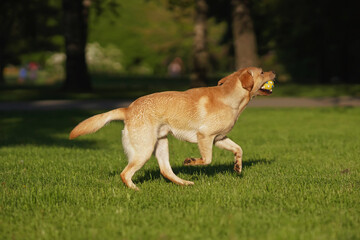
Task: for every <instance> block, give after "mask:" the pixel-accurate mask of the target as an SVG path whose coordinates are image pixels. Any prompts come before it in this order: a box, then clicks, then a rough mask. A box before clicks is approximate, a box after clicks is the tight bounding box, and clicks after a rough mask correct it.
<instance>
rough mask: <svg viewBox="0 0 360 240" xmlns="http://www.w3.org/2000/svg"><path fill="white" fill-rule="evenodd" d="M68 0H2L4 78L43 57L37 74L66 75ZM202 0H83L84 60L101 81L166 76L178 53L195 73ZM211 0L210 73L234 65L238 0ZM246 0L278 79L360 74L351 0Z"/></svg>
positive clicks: (49, 79)
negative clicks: (85, 14)
mask: <svg viewBox="0 0 360 240" xmlns="http://www.w3.org/2000/svg"><path fill="white" fill-rule="evenodd" d="M64 2H65V0H64V1H61V0H29V1H26V2H24V1H21V0H11V1H9V0H2V1H1V2H0V31H1V36H0V67H1V72H2V73H4V74H3V75H2V76H3V77H2V79H1V83H2V85H3V86H4V85H8V86H9V85H12V84H16V82H17V79H18V75H19V69H20V68H21V66H26V65H27V64H28V63H29V62H36V63H37V64H38V65H39V71H38V76H37V83H38V84H54V83H57V84H59V85H61V84H62V82H63V81H64V79H65V78H66V74H65V73H66V69H65V61H66V52H65V49H66V47H65V40H64V34H65V33H64V22H63V18H64V8H63V6H64ZM195 2H196V1H190V0H179V1H175V0H131V1H121V0H104V1H100V0H85V1H83V2H82V3H83V4H85V3H86V4H88V7H89V16H88V19H87V23H88V32H87V43H86V61H87V65H88V70H89V72H90V75H91V76H92V79H93V81H95V82H96V81H101V80H99V79H101V77H100V78H99V77H97V76H100V75H104V76H105V77H104V79H106V78H108V77H106V76H111V77H112V79H113V80H112V81H116V78H117V77H116V76H119V78H118V79H120V78H121V77H122V78H123V77H124V76H158V77H159V78H161V77H166V76H168V75H169V71H168V66H169V64H170V63H171V62H172V61H173V60H174V59H176V58H180V59H181V62H182V78H181V79H191V76H192V74H193V72H194V60H193V59H194V15H195V14H196V7H195ZM204 2H205V3H206V4H207V13H206V17H207V22H206V34H207V35H206V51H207V54H208V59H209V60H208V63H207V64H208V66H207V70H206V71H207V72H208V76H209V78H210V79H211V78H216V79H218V78H220V77H221V76H224V75H226V74H228V73H230V72H233V71H235V70H236V65H235V57H236V56H235V54H234V36H233V34H234V32H233V30H232V29H233V24H234V23H233V14H234V13H233V8H234V2H236V1H234V0H232V1H230V0H217V1H216V0H207V1H205V0H204ZM238 2H242V3H244V4H245V5H246V6H247V7H248V9H249V13H250V16H251V20H252V22H253V26H254V33H255V37H256V55H257V57H258V62H257V65H258V66H261V67H263V68H264V69H265V70H270V69H271V70H274V71H276V72H277V74H278V81H279V82H288V83H294V82H295V83H296V82H301V83H304V82H305V83H322V84H329V83H359V74H360V70H359V69H360V68H359V67H358V65H359V58H358V55H359V53H360V49H359V40H360V39H359V34H355V33H356V32H357V28H356V23H358V22H360V21H359V20H360V19H359V14H358V12H357V10H356V8H354V7H353V6H352V3H351V2H350V1H348V0H345V1H342V2H341V3H337V2H335V1H325V0H318V1H311V0H303V1H295V0H243V1H238ZM120 76H121V77H120ZM94 79H95V80H94ZM96 79H97V80H96ZM114 79H115V80H114ZM128 79H129V81H131V79H132V78H131V77H129V78H128ZM145 79H146V78H145ZM149 79H153V78H149ZM119 81H120V80H119ZM179 81H180V80H179ZM185 81H186V80H185ZM207 83H208V84H210V83H212V82H211V81H210V82H207Z"/></svg>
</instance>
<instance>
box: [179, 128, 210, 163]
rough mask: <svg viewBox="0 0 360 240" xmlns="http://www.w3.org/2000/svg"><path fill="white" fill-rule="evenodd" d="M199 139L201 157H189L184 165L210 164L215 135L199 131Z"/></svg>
mask: <svg viewBox="0 0 360 240" xmlns="http://www.w3.org/2000/svg"><path fill="white" fill-rule="evenodd" d="M197 141H198V146H199V150H200V154H201V158H187V159H185V161H184V165H186V166H189V165H208V164H210V163H211V159H212V146H213V143H214V136H207V135H205V134H202V133H197Z"/></svg>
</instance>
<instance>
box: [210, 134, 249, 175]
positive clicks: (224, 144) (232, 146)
mask: <svg viewBox="0 0 360 240" xmlns="http://www.w3.org/2000/svg"><path fill="white" fill-rule="evenodd" d="M215 146H217V147H219V148H222V149H225V150H228V151H231V152H233V153H234V156H235V163H234V170H235V171H236V172H238V173H241V169H242V155H243V151H242V149H241V147H240V146H239V145H237V144H236V143H235V142H233V141H232V140H231V139H230V138H228V137H225V138H223V139H221V140H218V141H216V142H215Z"/></svg>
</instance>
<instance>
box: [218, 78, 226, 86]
mask: <svg viewBox="0 0 360 240" xmlns="http://www.w3.org/2000/svg"><path fill="white" fill-rule="evenodd" d="M225 81H226V78H223V79H221V80H220V81H218V86H221V85H223V84H224V82H225Z"/></svg>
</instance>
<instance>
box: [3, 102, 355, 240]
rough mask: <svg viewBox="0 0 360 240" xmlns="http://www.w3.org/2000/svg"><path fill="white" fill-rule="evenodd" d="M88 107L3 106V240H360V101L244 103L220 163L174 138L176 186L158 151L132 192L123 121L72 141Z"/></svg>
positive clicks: (217, 152) (218, 153)
mask: <svg viewBox="0 0 360 240" xmlns="http://www.w3.org/2000/svg"><path fill="white" fill-rule="evenodd" d="M95 113H96V112H86V111H58V112H55V111H53V112H0V183H1V185H0V239H326V240H328V239H360V231H359V229H360V172H359V167H360V157H359V153H360V140H359V136H360V128H359V123H360V108H311V109H307V108H293V109H290V108H289V109H276V108H266V109H265V108H264V109H253V108H249V109H247V110H245V112H244V113H243V115H242V116H241V117H240V119H239V121H238V123H237V124H236V125H235V127H234V129H233V131H232V132H231V133H230V134H229V136H230V137H231V138H232V139H233V140H235V141H236V142H237V143H239V144H240V145H241V146H242V148H243V150H244V164H243V165H244V168H243V173H242V174H241V175H237V174H236V173H235V172H234V171H233V170H232V168H233V164H232V162H233V155H232V154H231V153H229V152H225V151H224V150H220V149H217V148H214V158H213V162H212V164H211V165H210V166H206V167H185V166H183V165H182V162H183V160H184V159H185V158H186V157H196V156H198V150H197V146H196V145H194V144H190V143H185V142H180V141H178V140H176V139H174V138H173V137H169V138H170V158H171V163H172V166H173V169H174V172H175V173H176V174H177V175H178V176H179V177H181V178H184V179H186V180H191V181H194V182H195V185H194V186H189V187H182V186H177V185H175V184H173V183H171V182H169V181H167V180H165V179H164V178H163V177H162V176H160V174H159V168H158V165H157V163H156V160H155V159H154V158H151V159H150V160H149V162H148V163H147V164H146V165H145V166H144V167H143V168H142V169H141V170H140V171H139V172H138V173H137V174H136V175H135V176H134V178H133V180H134V182H135V184H137V186H138V187H139V188H140V189H141V190H140V191H138V192H136V191H133V190H130V189H127V188H126V187H125V186H124V185H123V183H122V182H121V179H120V176H119V174H120V172H121V171H122V169H123V168H124V167H125V166H126V164H127V161H126V157H125V154H124V153H123V149H122V145H121V129H122V128H123V124H122V123H121V122H115V123H112V124H109V125H108V126H106V127H105V128H103V129H102V130H100V131H99V132H98V133H96V134H93V135H89V136H84V137H81V138H79V139H76V140H73V141H69V140H67V136H68V133H69V131H70V130H71V129H72V127H74V126H75V125H76V123H78V122H79V121H80V120H82V119H84V118H86V117H89V116H91V115H92V114H95Z"/></svg>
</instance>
